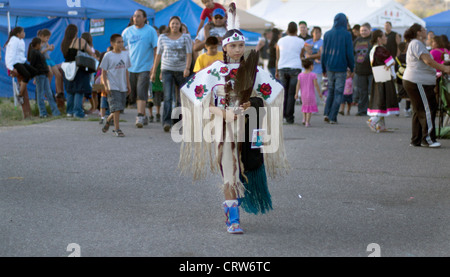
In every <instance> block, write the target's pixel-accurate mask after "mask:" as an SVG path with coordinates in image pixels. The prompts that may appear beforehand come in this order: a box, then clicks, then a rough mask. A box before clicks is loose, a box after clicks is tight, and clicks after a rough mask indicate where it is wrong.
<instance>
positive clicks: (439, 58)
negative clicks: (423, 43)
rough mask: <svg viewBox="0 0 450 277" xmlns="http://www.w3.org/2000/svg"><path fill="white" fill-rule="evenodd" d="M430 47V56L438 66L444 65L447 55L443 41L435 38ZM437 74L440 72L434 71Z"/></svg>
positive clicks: (437, 37) (438, 37)
mask: <svg viewBox="0 0 450 277" xmlns="http://www.w3.org/2000/svg"><path fill="white" fill-rule="evenodd" d="M431 47H432V48H433V49H432V50H431V51H430V54H431V56H433V59H434V60H435V61H436V62H437V63H440V64H444V61H445V55H447V58H448V55H449V52H448V50H447V49H446V48H445V44H444V41H443V40H442V38H441V37H440V36H435V37H434V38H433V39H432V41H431ZM436 71H437V72H441V71H440V70H438V69H437V70H436Z"/></svg>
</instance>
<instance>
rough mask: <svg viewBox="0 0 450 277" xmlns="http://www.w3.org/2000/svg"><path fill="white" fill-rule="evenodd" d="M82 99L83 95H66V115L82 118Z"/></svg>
mask: <svg viewBox="0 0 450 277" xmlns="http://www.w3.org/2000/svg"><path fill="white" fill-rule="evenodd" d="M83 97H84V93H67V114H72V115H73V116H75V117H80V118H84V110H83Z"/></svg>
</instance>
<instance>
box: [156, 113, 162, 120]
mask: <svg viewBox="0 0 450 277" xmlns="http://www.w3.org/2000/svg"><path fill="white" fill-rule="evenodd" d="M156 122H161V114H159V113H157V114H156Z"/></svg>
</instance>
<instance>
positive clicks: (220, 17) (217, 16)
mask: <svg viewBox="0 0 450 277" xmlns="http://www.w3.org/2000/svg"><path fill="white" fill-rule="evenodd" d="M214 18H215V19H223V16H221V15H216V16H214Z"/></svg>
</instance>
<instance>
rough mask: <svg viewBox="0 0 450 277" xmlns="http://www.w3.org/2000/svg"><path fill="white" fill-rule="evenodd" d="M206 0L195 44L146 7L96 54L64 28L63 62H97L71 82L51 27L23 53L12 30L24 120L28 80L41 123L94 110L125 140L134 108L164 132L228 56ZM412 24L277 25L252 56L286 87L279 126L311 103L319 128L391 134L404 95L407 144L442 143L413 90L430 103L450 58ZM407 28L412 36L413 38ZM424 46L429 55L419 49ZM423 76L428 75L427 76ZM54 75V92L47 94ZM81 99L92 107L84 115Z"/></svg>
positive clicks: (222, 16) (173, 22) (19, 35)
mask: <svg viewBox="0 0 450 277" xmlns="http://www.w3.org/2000/svg"><path fill="white" fill-rule="evenodd" d="M203 3H204V5H205V8H204V10H203V12H202V15H201V18H200V20H201V22H200V24H199V26H198V29H197V34H195V36H194V37H195V39H192V38H191V34H189V31H188V30H187V27H186V25H185V24H183V22H182V21H181V19H180V18H179V17H178V16H173V17H171V18H170V20H169V22H167V25H162V26H160V27H159V28H156V27H152V26H150V25H149V24H148V21H147V15H146V13H145V11H143V10H136V11H135V13H134V15H133V17H132V18H131V20H130V24H129V26H128V27H127V28H125V30H123V32H122V33H121V34H114V35H113V36H112V37H111V46H110V47H109V48H108V50H107V51H106V52H103V53H101V52H99V51H98V50H95V48H94V45H93V44H92V37H91V36H90V34H89V33H83V34H82V35H81V36H80V37H78V28H77V26H76V25H73V24H70V25H69V26H68V27H67V28H66V31H65V35H64V38H63V41H62V43H61V47H60V48H61V51H62V53H63V55H64V59H65V61H64V62H65V63H70V62H74V61H76V59H77V56H78V54H79V52H85V53H87V54H88V55H90V56H92V57H94V58H95V59H96V61H97V65H98V68H97V69H98V70H97V71H96V72H94V73H93V72H92V71H89V70H88V71H86V70H84V69H83V68H77V70H76V74H75V77H73V78H70V80H69V79H68V78H67V76H66V75H67V74H65V72H64V70H63V69H65V68H63V69H62V68H61V66H60V65H57V64H55V62H53V61H52V59H51V58H50V55H49V52H51V51H55V46H54V45H50V44H49V40H50V37H51V33H50V31H49V30H47V29H45V30H40V31H39V33H38V34H37V36H36V38H34V39H33V40H32V42H31V44H30V46H29V49H28V52H26V50H25V43H24V41H23V38H24V37H25V33H24V29H23V28H21V27H16V28H14V29H13V30H12V31H11V32H10V36H9V38H8V41H7V42H6V44H5V47H6V58H5V62H6V65H7V68H8V71H9V74H10V75H11V76H13V77H18V80H19V85H20V89H19V97H18V99H19V101H20V103H21V104H22V105H23V112H24V117H29V116H30V110H29V103H28V101H29V99H28V93H27V89H26V88H27V84H28V82H29V81H30V80H33V79H34V82H35V84H36V93H37V97H36V99H37V102H38V107H39V115H40V116H41V117H47V116H48V114H47V110H46V107H45V102H44V100H45V99H46V100H47V101H48V103H49V105H50V107H51V111H52V115H60V114H62V113H65V114H66V115H67V116H68V117H76V118H83V117H85V116H86V114H96V115H97V114H98V115H99V117H100V118H101V120H100V123H101V124H102V125H103V127H102V130H103V131H104V132H106V131H108V129H109V126H110V125H112V124H114V126H115V129H114V131H115V134H116V135H118V136H124V134H123V132H122V131H121V130H120V129H119V125H118V122H119V118H120V113H123V111H124V109H125V108H126V107H127V106H128V107H135V108H136V110H137V114H136V123H135V126H136V127H137V128H143V126H145V125H147V124H148V123H149V122H154V121H156V122H161V124H162V127H163V129H164V131H166V132H168V131H169V130H170V129H171V127H172V126H173V124H174V123H175V122H176V120H172V118H171V114H172V109H173V107H174V106H180V105H181V103H180V87H182V86H183V84H185V83H186V81H187V80H189V79H190V78H191V77H192V76H193V75H194V74H196V73H197V72H199V71H200V70H201V69H203V68H206V67H208V66H209V65H211V64H212V63H213V62H215V61H218V60H222V61H223V60H224V53H223V51H222V38H223V36H224V34H225V33H226V31H227V28H226V22H227V14H226V9H225V8H224V7H223V6H222V5H220V4H218V3H215V2H214V1H212V0H203ZM206 20H208V21H207V22H208V23H206V24H205V21H206ZM418 26H420V25H418V24H415V25H413V26H411V28H410V29H408V30H407V32H406V33H405V34H403V35H401V34H398V33H396V32H394V31H393V30H392V28H393V26H392V24H391V22H386V23H385V25H384V30H382V29H378V30H377V29H374V28H372V26H370V24H369V23H364V24H362V25H355V26H353V27H351V26H350V25H349V23H348V19H347V17H346V16H345V15H344V14H337V15H336V17H335V19H334V26H333V28H332V29H331V30H330V31H328V32H327V33H325V34H324V36H323V34H322V30H321V28H320V27H317V26H314V27H312V28H310V27H309V26H308V25H307V22H305V21H300V22H299V23H298V24H297V23H295V22H291V23H289V25H288V26H287V29H286V31H285V32H283V31H282V30H279V29H276V28H273V29H271V30H268V31H267V32H265V33H264V38H263V39H262V40H260V43H259V44H258V45H257V47H256V50H258V51H259V53H260V62H261V65H263V66H264V68H265V69H266V70H268V71H269V72H270V73H271V74H272V76H273V77H274V78H276V79H277V80H278V81H279V82H280V83H281V84H282V85H283V87H284V93H285V97H284V104H283V117H284V120H285V123H286V124H292V123H294V120H295V112H294V111H295V103H296V102H299V101H300V102H301V104H302V110H301V112H302V124H303V125H305V126H306V127H310V126H311V122H310V118H311V114H314V113H318V108H317V106H318V105H320V104H321V103H322V101H324V102H323V104H324V106H325V107H324V121H325V122H328V123H330V124H337V122H338V120H337V117H338V115H339V114H340V115H341V116H342V115H345V114H346V115H351V113H350V112H351V109H352V107H355V109H357V111H356V112H355V115H356V116H370V118H369V119H368V120H367V124H368V126H369V128H370V129H371V130H372V131H374V132H382V131H385V130H387V128H386V126H385V120H384V117H385V116H389V115H398V114H399V111H400V109H399V106H400V105H399V104H400V102H401V101H402V99H404V101H405V106H404V107H405V109H404V113H405V116H408V117H410V116H412V118H413V122H414V124H413V137H414V138H413V139H412V140H411V144H412V145H416V146H417V145H420V144H422V145H426V144H427V145H438V143H436V141H435V137H434V136H433V135H432V133H434V129H433V128H434V117H435V114H436V109H437V107H436V101H435V99H434V100H433V99H428V101H424V100H425V98H424V96H422V95H421V94H418V93H416V91H419V92H421V93H422V92H423V93H424V95H428V96H430V97H431V94H432V91H434V89H435V87H436V78H437V77H439V76H440V74H442V72H443V73H447V74H448V73H449V71H448V66H445V65H443V64H444V62H445V61H447V60H448V59H449V58H448V55H449V42H448V38H447V37H446V36H445V35H441V36H436V35H434V33H433V32H428V33H427V32H426V30H425V29H424V30H425V31H423V32H422V31H421V30H422V29H420V30H419V27H418ZM421 28H423V27H421ZM413 30H414V31H416V32H417V33H415V34H411V32H412V31H413ZM419 31H420V32H419ZM413 46H414V47H415V48H413ZM419 46H420V47H419ZM119 49H120V50H119ZM423 49H425V50H424V51H426V52H421V51H422V50H423ZM27 53H28V54H27ZM414 55H415V56H414ZM406 65H408V66H406ZM382 66H384V67H385V68H386V70H387V71H389V72H390V73H391V75H392V78H390V79H389V80H384V81H377V80H376V79H374V73H373V72H374V71H375V69H376V68H379V67H382ZM426 73H428V76H429V79H426V80H425V79H424V78H425V76H427V74H426ZM436 73H437V75H436ZM431 75H434V79H433V80H432V78H431ZM53 78H55V87H56V93H55V95H54V96H53V94H52V93H51V89H50V83H51V81H52V79H53ZM418 80H419V81H418ZM412 84H413V85H412ZM428 86H432V87H428ZM64 91H65V92H66V94H65V93H64ZM417 96H422V97H417ZM85 101H89V102H90V104H91V105H90V106H91V109H90V110H88V111H86V110H85V109H84V103H85ZM65 102H66V103H65ZM424 102H425V103H424ZM162 104H163V106H162ZM424 104H426V106H428V107H426V108H424V107H423V106H424ZM346 106H347V109H346V110H345V107H346ZM154 109H156V113H155V115H154ZM146 110H148V116H147V111H146ZM422 111H424V114H422ZM428 115H429V117H430V118H427V117H428ZM417 129H421V130H422V133H421V134H418V131H417ZM428 135H429V136H431V139H430V140H428V141H425V140H422V141H421V142H420V143H419V139H418V138H417V137H420V138H422V137H425V138H426V137H427V136H428Z"/></svg>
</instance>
